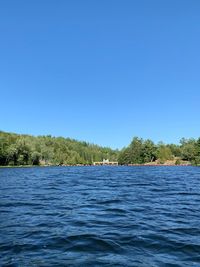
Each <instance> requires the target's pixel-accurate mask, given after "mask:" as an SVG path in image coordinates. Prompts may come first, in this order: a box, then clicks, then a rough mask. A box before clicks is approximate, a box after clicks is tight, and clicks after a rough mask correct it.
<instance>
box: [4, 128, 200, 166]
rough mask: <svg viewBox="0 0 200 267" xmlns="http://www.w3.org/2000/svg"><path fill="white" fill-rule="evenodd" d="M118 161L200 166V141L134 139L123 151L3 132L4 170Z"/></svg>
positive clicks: (49, 137)
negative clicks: (171, 162) (29, 166)
mask: <svg viewBox="0 0 200 267" xmlns="http://www.w3.org/2000/svg"><path fill="white" fill-rule="evenodd" d="M103 159H109V160H110V161H118V162H119V164H122V165H123V164H146V163H158V164H164V163H165V162H166V161H170V160H171V161H174V164H181V163H184V162H189V163H192V164H195V165H197V164H200V138H199V139H197V140H195V139H184V138H183V139H181V140H180V144H179V145H175V144H164V143H162V142H160V143H158V144H155V143H154V142H153V141H151V140H143V139H141V138H138V137H134V138H133V140H132V142H131V143H130V145H129V146H128V147H125V148H123V149H122V150H121V151H119V150H113V149H111V148H107V147H100V146H98V145H94V144H89V143H86V142H80V141H77V140H74V139H70V138H63V137H52V136H50V135H48V136H37V137H35V136H31V135H21V134H14V133H6V132H2V131H0V166H7V165H10V166H17V165H18V166H19V165H76V164H92V163H93V162H94V161H102V160H103Z"/></svg>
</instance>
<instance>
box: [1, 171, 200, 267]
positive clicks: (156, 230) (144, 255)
mask: <svg viewBox="0 0 200 267" xmlns="http://www.w3.org/2000/svg"><path fill="white" fill-rule="evenodd" d="M0 266H20V267H21V266H138V267H139V266H190V267H191V266H200V168H198V167H180V166H177V167H175V166H174V167H164V166H163V167H110V166H108V167H46V168H12V169H10V168H8V169H0Z"/></svg>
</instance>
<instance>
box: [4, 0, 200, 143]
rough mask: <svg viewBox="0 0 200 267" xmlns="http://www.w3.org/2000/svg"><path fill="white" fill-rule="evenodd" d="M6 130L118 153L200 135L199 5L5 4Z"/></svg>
mask: <svg viewBox="0 0 200 267" xmlns="http://www.w3.org/2000/svg"><path fill="white" fill-rule="evenodd" d="M0 98H1V102H0V114H1V115H0V129H1V130H4V131H11V132H17V133H28V134H33V135H40V134H51V135H54V136H65V137H72V138H76V139H79V140H86V141H89V142H92V143H97V144H100V145H105V146H110V147H113V148H121V147H123V146H126V145H128V144H129V143H130V141H131V139H132V137H133V136H139V137H142V138H151V139H152V140H154V141H155V142H158V141H159V140H163V141H164V142H166V143H168V142H175V143H177V142H178V140H179V139H180V138H181V137H183V136H184V137H186V138H188V137H194V138H197V137H199V136H200V104H199V103H200V1H198V0H191V1H190V0H187V1H185V0H163V1H160V0H157V1H155V0H151V1H149V0H137V1H136V0H135V1H133V0H125V1H123V0H120V1H119V0H95V1H94V0H90V1H89V0H84V1H83V0H79V1H78V0H68V1H67V0H59V1H57V0H54V1H52V0H29V1H27V0H24V1H22V0H17V1H16V0H13V1H11V0H6V1H0Z"/></svg>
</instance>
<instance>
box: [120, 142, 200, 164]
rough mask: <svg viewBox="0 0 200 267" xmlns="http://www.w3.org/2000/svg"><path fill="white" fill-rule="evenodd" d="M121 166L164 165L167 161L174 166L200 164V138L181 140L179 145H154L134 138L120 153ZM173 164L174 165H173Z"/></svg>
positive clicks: (160, 143)
mask: <svg viewBox="0 0 200 267" xmlns="http://www.w3.org/2000/svg"><path fill="white" fill-rule="evenodd" d="M118 161H119V163H120V164H145V163H149V162H150V163H153V162H156V163H158V164H164V163H165V162H166V161H172V162H173V161H174V164H177V165H178V164H181V163H183V164H184V162H187V163H191V164H193V165H198V164H200V138H199V139H198V140H195V139H192V138H191V139H185V138H182V139H181V140H180V143H179V145H175V144H164V143H162V142H159V143H158V144H154V142H153V141H151V140H149V139H148V140H143V139H141V138H138V137H134V138H133V140H132V142H131V144H130V145H129V146H128V147H126V148H124V149H122V150H121V151H120V153H119V158H118ZM172 164H173V163H172Z"/></svg>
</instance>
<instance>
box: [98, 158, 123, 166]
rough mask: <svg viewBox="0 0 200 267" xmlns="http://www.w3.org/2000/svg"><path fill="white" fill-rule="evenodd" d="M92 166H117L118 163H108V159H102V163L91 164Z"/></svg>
mask: <svg viewBox="0 0 200 267" xmlns="http://www.w3.org/2000/svg"><path fill="white" fill-rule="evenodd" d="M93 165H95V166H102V165H112V166H117V165H118V162H117V161H109V159H103V161H96V162H93Z"/></svg>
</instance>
